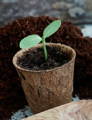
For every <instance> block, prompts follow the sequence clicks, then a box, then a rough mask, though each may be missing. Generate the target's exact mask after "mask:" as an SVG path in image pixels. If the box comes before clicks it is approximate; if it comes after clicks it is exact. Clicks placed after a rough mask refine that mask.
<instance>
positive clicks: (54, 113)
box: [23, 100, 92, 120]
mask: <svg viewBox="0 0 92 120" xmlns="http://www.w3.org/2000/svg"><path fill="white" fill-rule="evenodd" d="M23 120H92V100H80V101H79V102H71V103H68V104H65V105H61V106H58V107H55V108H53V109H49V110H47V111H44V112H41V113H38V114H36V115H33V116H31V117H28V118H25V119H23Z"/></svg>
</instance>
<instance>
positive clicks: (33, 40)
mask: <svg viewBox="0 0 92 120" xmlns="http://www.w3.org/2000/svg"><path fill="white" fill-rule="evenodd" d="M41 41H42V38H41V37H40V36H39V35H36V34H33V35H29V36H27V37H25V38H23V39H22V40H21V41H20V44H19V46H20V48H31V47H34V46H36V45H37V44H38V43H40V42H41Z"/></svg>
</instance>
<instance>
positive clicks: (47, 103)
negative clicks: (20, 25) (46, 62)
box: [13, 43, 76, 113]
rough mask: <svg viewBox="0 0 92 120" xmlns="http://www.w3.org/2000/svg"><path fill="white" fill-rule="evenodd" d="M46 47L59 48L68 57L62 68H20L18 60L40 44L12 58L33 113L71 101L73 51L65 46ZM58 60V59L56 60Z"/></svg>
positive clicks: (74, 54) (50, 45) (39, 46)
mask: <svg viewBox="0 0 92 120" xmlns="http://www.w3.org/2000/svg"><path fill="white" fill-rule="evenodd" d="M47 46H49V47H55V48H59V52H64V53H65V54H67V55H68V57H69V61H68V62H67V63H65V64H63V65H62V66H59V67H55V68H52V69H47V70H29V69H25V68H23V67H20V65H19V64H18V60H19V59H20V58H22V57H23V56H24V54H25V53H27V52H29V51H30V53H31V51H33V50H35V49H37V48H41V47H42V44H40V45H38V46H36V47H33V48H30V49H24V50H20V51H19V52H17V53H16V54H15V56H14V57H13V64H14V66H15V68H16V70H17V72H18V74H19V76H20V78H21V84H22V87H23V90H24V93H25V96H26V99H27V101H28V104H29V106H30V107H31V109H32V112H33V113H39V112H41V111H44V110H47V109H49V108H52V107H55V106H58V105H62V104H65V103H68V102H70V101H72V91H73V74H74V63H75V56H76V53H75V51H74V50H73V49H72V48H71V47H68V46H66V45H63V44H55V43H48V44H47ZM58 59H59V58H58Z"/></svg>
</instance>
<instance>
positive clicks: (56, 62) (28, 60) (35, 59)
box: [18, 46, 70, 70]
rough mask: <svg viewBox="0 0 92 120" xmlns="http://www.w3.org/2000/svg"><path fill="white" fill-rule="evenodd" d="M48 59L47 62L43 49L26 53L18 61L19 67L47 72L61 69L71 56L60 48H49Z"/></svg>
mask: <svg viewBox="0 0 92 120" xmlns="http://www.w3.org/2000/svg"><path fill="white" fill-rule="evenodd" d="M47 51H48V59H47V60H45V58H44V52H43V48H38V49H35V50H32V51H31V52H30V51H28V52H26V53H25V54H24V55H23V56H22V57H21V58H19V60H18V64H19V66H21V67H22V68H25V69H28V70H47V69H52V68H56V67H59V66H61V65H63V64H65V63H67V62H68V61H69V59H70V58H69V55H67V54H66V53H64V52H61V51H60V49H59V48H56V47H49V46H47Z"/></svg>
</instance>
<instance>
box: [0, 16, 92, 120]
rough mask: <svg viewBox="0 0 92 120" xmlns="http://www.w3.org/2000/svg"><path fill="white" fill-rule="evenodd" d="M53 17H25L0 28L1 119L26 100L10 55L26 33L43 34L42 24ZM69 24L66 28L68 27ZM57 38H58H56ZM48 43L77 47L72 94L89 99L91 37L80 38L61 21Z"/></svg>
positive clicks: (21, 105)
mask: <svg viewBox="0 0 92 120" xmlns="http://www.w3.org/2000/svg"><path fill="white" fill-rule="evenodd" d="M52 20H54V18H50V17H38V18H34V17H28V18H24V19H20V20H16V21H14V22H13V23H12V24H10V25H7V26H5V27H2V28H0V51H1V54H0V60H1V61H0V68H1V69H0V70H1V71H0V76H1V78H0V118H1V119H2V120H7V118H8V117H9V116H10V115H11V114H12V112H15V111H16V110H18V109H19V108H22V107H24V105H25V104H27V103H26V100H25V97H24V94H23V91H22V88H21V86H20V81H19V77H18V75H17V72H16V70H15V68H14V66H13V65H12V57H13V55H14V54H15V53H16V52H17V51H18V50H19V46H18V44H19V41H20V39H21V38H23V37H25V36H27V35H29V34H33V33H36V34H39V35H42V31H43V29H44V27H46V26H47V24H49V23H50V22H51V21H52ZM67 26H68V27H67ZM57 38H58V39H57ZM47 41H48V42H56V43H57V42H59V43H64V44H66V45H69V46H71V47H73V48H74V49H75V50H76V53H77V58H76V64H75V76H74V94H77V95H78V96H79V97H80V98H81V99H84V98H85V99H88V98H92V39H91V38H85V37H83V35H82V33H81V31H80V29H79V28H77V27H75V26H74V25H72V24H71V23H70V22H63V23H62V27H61V28H60V30H59V31H58V32H56V33H55V35H53V36H51V37H50V38H49V39H47Z"/></svg>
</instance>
